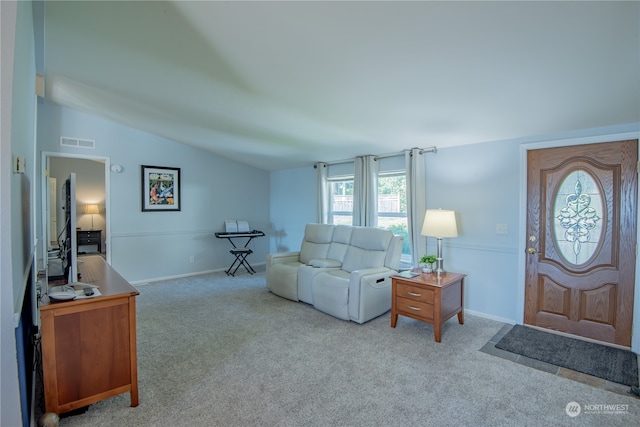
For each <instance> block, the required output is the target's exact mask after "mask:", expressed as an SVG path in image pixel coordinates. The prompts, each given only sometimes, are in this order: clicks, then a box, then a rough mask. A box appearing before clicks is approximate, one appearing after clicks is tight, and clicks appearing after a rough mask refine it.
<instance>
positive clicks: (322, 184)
mask: <svg viewBox="0 0 640 427" xmlns="http://www.w3.org/2000/svg"><path fill="white" fill-rule="evenodd" d="M313 167H314V168H316V172H317V174H318V184H317V185H318V191H317V194H318V203H317V205H318V212H317V215H316V217H317V219H316V221H317V222H318V224H328V223H329V203H330V202H329V185H328V181H327V174H328V169H329V167H328V165H327V164H326V163H320V162H319V163H316V164H315V165H314V166H313Z"/></svg>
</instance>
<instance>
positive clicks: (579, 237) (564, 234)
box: [553, 170, 604, 265]
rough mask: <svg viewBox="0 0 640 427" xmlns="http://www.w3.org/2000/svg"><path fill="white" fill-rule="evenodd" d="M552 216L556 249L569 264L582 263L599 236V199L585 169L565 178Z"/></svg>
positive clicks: (593, 181) (587, 257)
mask: <svg viewBox="0 0 640 427" xmlns="http://www.w3.org/2000/svg"><path fill="white" fill-rule="evenodd" d="M554 205H555V206H554V209H553V217H554V219H555V224H554V227H553V229H554V234H555V239H556V242H555V243H556V246H557V248H558V249H559V251H560V253H561V255H562V256H563V257H564V258H565V259H566V260H567V261H568V262H570V263H572V264H575V265H579V264H584V263H585V262H587V261H588V260H589V258H591V256H592V255H593V254H594V252H595V251H596V249H597V247H598V242H599V241H600V239H601V237H602V233H603V230H602V221H601V219H602V212H603V207H604V203H603V197H602V194H601V193H600V188H599V187H598V185H597V184H596V182H595V180H594V179H593V177H592V176H591V175H590V174H589V173H588V172H587V171H585V170H576V171H574V172H571V173H570V174H569V175H567V176H566V178H565V179H564V181H562V184H561V185H560V187H559V189H558V193H557V194H556V199H555V201H554Z"/></svg>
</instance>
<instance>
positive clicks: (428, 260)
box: [420, 255, 437, 273]
mask: <svg viewBox="0 0 640 427" xmlns="http://www.w3.org/2000/svg"><path fill="white" fill-rule="evenodd" d="M436 260H437V258H436V256H435V255H422V258H420V264H422V271H423V272H425V273H431V272H432V271H433V263H434V262H436Z"/></svg>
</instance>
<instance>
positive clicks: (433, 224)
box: [422, 209, 458, 274]
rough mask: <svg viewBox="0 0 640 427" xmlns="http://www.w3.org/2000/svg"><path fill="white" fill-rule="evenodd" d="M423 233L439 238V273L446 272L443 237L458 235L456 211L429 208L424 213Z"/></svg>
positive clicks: (437, 260) (437, 259) (437, 258)
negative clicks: (443, 266)
mask: <svg viewBox="0 0 640 427" xmlns="http://www.w3.org/2000/svg"><path fill="white" fill-rule="evenodd" d="M422 235H423V236H431V237H435V238H437V239H438V252H437V255H436V263H437V267H436V270H435V272H436V273H437V274H444V273H446V272H445V270H444V268H442V238H443V237H458V227H457V225H456V213H455V212H454V211H446V210H442V209H427V212H426V213H425V214H424V223H423V224H422Z"/></svg>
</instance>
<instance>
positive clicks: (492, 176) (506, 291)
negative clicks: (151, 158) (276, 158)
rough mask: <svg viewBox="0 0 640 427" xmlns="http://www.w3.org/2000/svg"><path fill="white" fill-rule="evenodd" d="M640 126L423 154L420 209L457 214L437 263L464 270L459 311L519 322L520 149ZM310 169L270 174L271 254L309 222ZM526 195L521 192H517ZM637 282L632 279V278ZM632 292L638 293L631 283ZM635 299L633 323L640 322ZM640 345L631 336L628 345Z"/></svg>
mask: <svg viewBox="0 0 640 427" xmlns="http://www.w3.org/2000/svg"><path fill="white" fill-rule="evenodd" d="M638 129H639V124H638V123H634V124H629V125H621V126H614V127H607V128H601V129H593V130H587V131H577V132H571V133H566V134H562V135H549V136H544V137H532V138H522V139H517V140H509V141H497V142H486V143H480V144H472V145H465V146H458V147H449V148H439V149H438V151H437V153H436V154H425V156H427V157H426V167H427V190H426V191H427V208H430V209H437V208H442V209H452V210H455V211H456V214H457V219H458V226H459V237H457V238H452V239H444V242H443V257H444V260H445V261H444V264H445V265H444V267H445V269H446V270H449V271H456V272H461V273H465V274H467V275H468V276H467V280H466V282H465V308H466V310H467V311H468V312H470V313H474V314H478V315H482V316H485V317H489V318H493V319H496V320H499V321H504V322H507V323H521V322H522V316H523V307H524V303H523V298H524V282H523V280H524V276H523V271H522V269H521V266H522V264H523V259H524V258H523V255H522V254H521V252H523V251H524V244H523V242H522V240H523V238H524V237H523V236H522V235H521V234H522V233H524V232H523V231H521V230H524V228H523V224H524V222H523V221H524V219H523V213H524V210H523V199H522V192H523V190H521V189H522V180H523V179H526V163H525V164H523V163H522V161H521V155H522V152H521V151H522V150H521V146H522V145H526V144H532V143H544V142H545V141H552V144H553V145H562V144H563V141H566V143H567V144H569V143H571V141H573V140H575V139H576V138H584V137H591V136H594V137H596V138H600V135H601V136H602V140H603V141H604V140H607V137H608V136H609V135H614V134H621V133H625V132H627V133H628V132H631V133H633V132H635V135H636V136H635V137H636V138H637V135H638ZM315 179H316V177H315V170H314V169H313V167H311V166H309V167H307V168H299V169H291V170H284V171H277V172H272V173H271V199H272V204H271V222H272V224H273V226H274V227H276V228H278V229H279V230H281V231H282V234H283V235H282V238H281V239H280V240H278V242H275V241H272V242H271V251H274V252H276V251H283V250H297V249H299V247H300V242H301V240H302V234H303V231H304V225H305V224H306V223H307V222H315V221H316V216H315V207H316V189H315V188H316V184H315V182H316V181H315ZM524 191H525V192H526V190H524ZM498 224H500V225H506V228H507V234H498V233H497V232H496V225H498ZM427 245H428V247H427V251H428V253H435V252H436V240H435V239H432V238H429V239H428V241H427ZM637 279H638V278H637ZM636 295H640V290H639V286H638V280H636ZM638 300H640V298H636V310H635V313H634V324H640V313H639V311H640V310H639V309H638V306H639V304H638ZM639 347H640V337H638V336H637V335H636V336H634V340H633V348H634V349H635V351H637V349H638V348H639Z"/></svg>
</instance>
